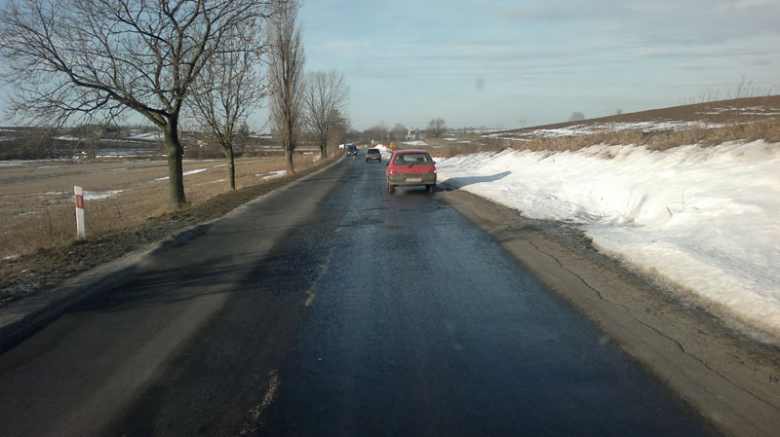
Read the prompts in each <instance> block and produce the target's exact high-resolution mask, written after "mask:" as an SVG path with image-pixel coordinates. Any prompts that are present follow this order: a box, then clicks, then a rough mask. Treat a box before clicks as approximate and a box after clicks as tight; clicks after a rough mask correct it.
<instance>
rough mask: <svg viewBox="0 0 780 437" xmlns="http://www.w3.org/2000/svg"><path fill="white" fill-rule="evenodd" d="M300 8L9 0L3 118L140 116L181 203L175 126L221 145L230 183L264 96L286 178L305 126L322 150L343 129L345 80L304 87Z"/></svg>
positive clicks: (227, 1) (0, 35) (0, 20)
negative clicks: (238, 150) (161, 151)
mask: <svg viewBox="0 0 780 437" xmlns="http://www.w3.org/2000/svg"><path fill="white" fill-rule="evenodd" d="M299 7H300V4H299V3H298V0H176V1H166V0H156V1H155V0H152V1H149V0H9V1H8V2H7V5H6V7H5V8H4V10H3V11H2V12H0V57H2V59H3V60H4V64H5V71H4V77H3V79H4V80H5V81H6V82H7V83H9V84H10V85H11V86H10V87H9V88H11V89H13V90H14V92H13V95H12V97H11V99H10V102H9V103H10V105H9V117H12V118H14V117H16V118H18V119H25V120H29V121H31V122H39V123H40V124H51V123H59V124H63V123H65V122H66V121H68V120H71V119H73V118H82V119H84V120H86V121H90V120H92V119H93V118H102V119H105V120H116V119H122V117H123V116H124V115H125V114H126V113H127V112H128V111H134V112H136V113H138V114H140V115H142V116H143V117H145V118H146V119H147V120H149V121H150V122H151V123H152V124H153V125H155V126H157V127H158V128H159V129H160V130H161V131H162V132H163V133H164V138H165V148H166V153H167V157H168V173H169V176H170V178H169V193H170V194H169V199H170V201H171V202H172V203H174V204H179V205H181V204H184V203H185V202H186V197H185V193H184V183H183V173H182V156H183V147H182V144H181V140H180V138H179V135H180V124H181V121H182V119H183V118H185V117H186V118H190V117H191V118H193V119H195V120H197V122H198V124H199V125H200V126H201V127H202V128H205V130H207V131H208V132H209V133H210V136H211V137H212V138H213V141H214V142H216V143H217V144H219V145H220V146H222V148H223V149H224V151H225V154H226V156H227V158H228V162H229V169H230V178H229V180H230V186H231V188H235V166H234V160H233V143H234V142H235V140H236V137H237V135H238V132H239V130H240V126H242V125H245V123H246V119H247V116H248V114H249V113H251V112H252V111H253V110H255V109H256V108H257V107H259V106H260V105H262V102H264V101H265V100H264V99H266V98H267V101H268V106H269V113H270V115H269V122H270V125H271V129H272V132H273V134H274V136H275V137H276V138H277V140H278V141H279V142H280V144H281V145H282V148H283V149H284V152H285V156H286V162H287V169H288V171H289V172H290V173H292V172H294V166H293V164H294V163H293V152H294V150H295V146H296V144H297V142H298V139H299V135H300V133H301V132H302V130H303V129H304V128H307V127H308V129H310V130H311V131H312V133H313V134H314V136H315V137H316V138H317V142H318V144H320V147H321V150H322V153H323V154H326V153H327V138H328V135H330V134H331V133H332V132H333V131H334V130H338V129H340V130H343V131H346V130H347V126H348V120H347V118H346V115H345V106H346V100H347V98H348V93H349V89H348V87H347V85H346V84H345V81H344V77H343V75H341V74H338V73H336V72H315V73H311V75H310V76H309V80H310V82H311V86H309V87H308V88H307V87H306V86H305V83H304V82H305V80H304V79H305V78H304V76H303V67H304V62H305V56H304V52H303V45H302V41H301V32H300V29H299V28H298V25H297V12H298V9H299ZM263 65H266V69H265V71H264V70H263V67H262V66H263ZM323 138H324V140H323Z"/></svg>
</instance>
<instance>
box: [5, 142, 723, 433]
mask: <svg viewBox="0 0 780 437" xmlns="http://www.w3.org/2000/svg"><path fill="white" fill-rule="evenodd" d="M363 153H364V152H363V151H361V156H360V157H358V158H346V159H344V160H342V161H341V162H339V163H338V164H336V165H335V166H333V167H331V168H330V169H329V170H327V171H325V172H321V173H318V174H315V175H313V176H312V177H309V178H308V179H305V180H302V181H300V182H298V183H295V184H293V185H291V186H289V187H287V188H285V189H283V190H280V191H277V192H274V193H272V194H270V195H268V196H266V197H264V198H262V199H261V200H259V201H257V202H254V203H252V204H250V205H248V206H247V207H244V208H242V209H240V210H238V211H235V212H234V213H232V214H231V215H230V216H229V217H228V218H226V219H223V220H221V221H218V222H216V223H213V224H211V225H208V226H203V227H201V228H199V229H197V230H196V231H195V232H193V233H192V234H194V235H190V236H188V237H187V238H181V239H180V241H178V242H176V243H173V244H169V245H166V246H165V247H164V248H162V249H160V250H158V251H157V253H155V254H154V255H153V256H152V257H150V258H149V259H148V260H147V261H146V262H145V263H144V264H143V265H142V266H140V267H139V269H138V270H137V272H136V273H135V274H134V275H133V278H132V279H131V280H129V281H128V282H127V283H124V284H122V285H121V286H118V287H116V288H115V289H111V290H104V291H102V292H101V293H99V294H97V295H96V297H94V298H92V299H91V300H89V301H88V302H86V303H85V304H83V305H80V306H79V307H77V308H75V309H74V310H73V311H71V312H69V313H68V314H66V315H64V316H63V317H61V318H59V319H58V320H56V321H55V322H53V323H51V324H50V325H49V326H48V327H46V328H45V329H43V330H41V331H40V332H38V333H36V334H35V335H33V336H31V337H30V338H28V339H27V340H26V341H24V342H23V343H21V344H19V345H18V346H16V347H15V348H13V349H11V350H9V351H6V352H5V353H4V354H3V355H1V356H0V436H80V435H85V436H91V435H94V436H112V435H116V436H148V435H166V436H196V435H213V436H228V435H301V436H315V435H316V436H350V435H352V436H371V435H381V436H384V435H389V436H414V435H424V436H434V435H442V436H479V435H485V436H499V435H511V436H518V435H529V436H531V435H533V436H574V435H577V436H600V437H603V436H626V435H631V436H700V435H702V436H703V435H714V432H713V431H712V429H711V427H710V426H709V425H708V424H706V423H704V422H703V421H702V419H701V418H700V416H699V415H698V414H697V413H696V412H695V411H693V409H692V408H690V407H688V406H686V405H684V404H682V403H681V402H680V400H679V399H678V398H677V397H676V396H675V395H674V394H673V393H671V392H670V391H669V390H668V389H666V388H665V387H664V386H663V385H662V384H661V383H659V381H657V380H656V379H655V378H654V377H652V376H651V375H650V374H648V373H647V372H645V371H644V370H643V369H641V368H640V367H639V366H638V365H637V364H636V363H635V362H633V361H632V360H630V359H629V358H627V356H626V355H625V354H623V353H622V352H621V351H620V350H619V349H618V348H616V347H614V346H613V345H612V344H611V343H610V342H609V341H607V339H606V337H605V336H604V335H603V334H601V333H600V332H599V331H598V330H596V329H595V328H594V327H593V326H592V325H590V324H589V323H588V322H587V321H586V320H585V319H584V318H583V317H581V316H580V315H579V314H578V313H577V312H576V311H574V310H573V309H572V308H571V307H569V305H568V304H567V303H566V302H564V301H563V300H562V299H560V298H559V297H557V295H556V294H555V293H553V292H551V291H550V290H548V289H546V288H545V287H544V286H543V285H541V283H540V282H539V281H537V280H536V279H535V278H534V277H533V276H532V275H531V274H530V273H529V272H528V271H527V270H526V269H525V268H524V267H523V266H522V265H520V264H518V263H517V262H516V261H514V259H513V258H511V257H510V256H509V255H508V254H507V253H506V252H504V250H503V249H502V248H501V247H500V246H499V245H498V244H497V243H496V242H494V241H493V240H491V239H490V238H489V237H487V236H486V235H485V234H484V233H483V232H482V231H480V230H479V229H477V228H476V227H474V226H473V225H472V224H471V223H470V222H469V221H468V220H467V219H465V218H464V217H463V216H461V215H460V214H459V213H458V212H456V211H455V210H454V209H452V208H451V207H450V206H449V204H447V203H446V202H444V201H443V200H441V199H440V198H439V196H437V195H431V194H428V193H425V192H424V191H423V190H422V189H400V190H398V191H397V192H396V194H395V195H388V194H387V193H386V192H385V183H384V173H383V171H384V166H383V165H381V164H367V163H365V161H364V160H363V159H362V158H363V157H362V154H363Z"/></svg>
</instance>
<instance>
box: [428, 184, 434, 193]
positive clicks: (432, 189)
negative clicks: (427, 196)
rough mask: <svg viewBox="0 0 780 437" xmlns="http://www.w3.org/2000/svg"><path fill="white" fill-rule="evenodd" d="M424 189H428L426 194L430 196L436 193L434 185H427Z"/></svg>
mask: <svg viewBox="0 0 780 437" xmlns="http://www.w3.org/2000/svg"><path fill="white" fill-rule="evenodd" d="M426 188H427V189H428V192H429V193H431V194H433V193H435V192H436V184H433V185H428V186H427V187H426Z"/></svg>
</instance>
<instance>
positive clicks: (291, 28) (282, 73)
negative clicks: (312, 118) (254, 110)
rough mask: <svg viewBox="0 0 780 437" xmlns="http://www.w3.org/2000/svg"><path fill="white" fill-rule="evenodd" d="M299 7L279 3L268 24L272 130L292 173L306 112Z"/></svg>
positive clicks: (292, 2) (288, 170)
mask: <svg viewBox="0 0 780 437" xmlns="http://www.w3.org/2000/svg"><path fill="white" fill-rule="evenodd" d="M298 8H299V5H298V3H297V2H296V1H295V0H292V1H290V2H280V3H278V4H276V5H275V7H274V15H273V17H272V18H271V20H270V21H269V23H268V26H267V27H266V29H267V38H268V39H267V47H268V49H267V52H266V53H267V58H268V60H267V61H268V75H267V76H268V92H269V97H270V102H269V112H270V121H271V131H272V132H273V134H274V136H275V137H276V139H277V140H278V141H279V143H281V145H282V149H283V150H284V156H285V161H286V164H287V173H288V174H292V173H294V172H295V167H294V163H293V152H294V151H295V146H296V143H297V141H298V135H299V133H300V129H301V122H302V120H301V117H302V115H303V114H302V112H303V64H304V62H305V56H304V53H303V43H302V40H301V30H300V29H299V28H298V25H297V23H296V21H297V17H298Z"/></svg>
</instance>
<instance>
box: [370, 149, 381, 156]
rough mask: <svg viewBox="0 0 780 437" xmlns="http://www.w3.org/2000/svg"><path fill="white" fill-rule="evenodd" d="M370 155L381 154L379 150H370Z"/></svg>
mask: <svg viewBox="0 0 780 437" xmlns="http://www.w3.org/2000/svg"><path fill="white" fill-rule="evenodd" d="M368 153H370V154H372V155H373V154H377V155H378V154H379V149H368Z"/></svg>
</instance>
